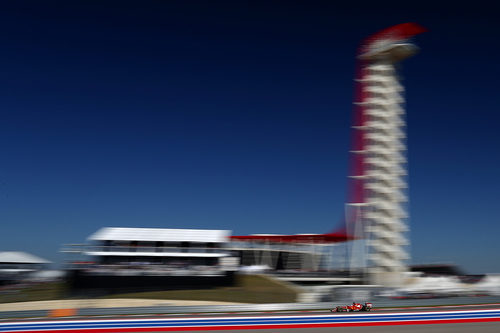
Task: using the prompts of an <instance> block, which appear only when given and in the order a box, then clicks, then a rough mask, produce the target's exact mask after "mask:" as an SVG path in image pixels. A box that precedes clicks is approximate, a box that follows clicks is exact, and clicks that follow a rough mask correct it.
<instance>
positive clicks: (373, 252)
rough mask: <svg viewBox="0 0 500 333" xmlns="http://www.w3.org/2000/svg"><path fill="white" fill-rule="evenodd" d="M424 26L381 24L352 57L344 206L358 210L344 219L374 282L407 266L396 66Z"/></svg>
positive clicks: (392, 280) (389, 280) (395, 276)
mask: <svg viewBox="0 0 500 333" xmlns="http://www.w3.org/2000/svg"><path fill="white" fill-rule="evenodd" d="M424 31H425V30H424V28H422V27H420V26H419V25H416V24H413V23H404V24H400V25H396V26H393V27H390V28H388V29H385V30H382V31H380V32H378V33H376V34H375V35H373V36H371V37H369V38H367V39H366V40H365V41H364V42H363V43H362V45H361V47H360V49H359V52H358V57H357V59H358V69H357V77H356V88H357V89H356V95H357V96H356V100H355V103H354V104H355V120H354V124H353V131H354V136H353V137H354V142H353V149H352V151H351V153H352V165H351V175H350V197H349V199H348V202H347V209H348V210H349V211H351V212H357V213H350V214H349V216H350V217H351V221H349V217H347V225H348V229H349V228H350V229H351V231H350V232H349V233H351V234H353V235H354V236H355V237H356V238H363V239H365V244H366V250H367V251H366V252H367V268H368V275H369V277H370V282H371V283H374V284H386V285H387V284H391V285H394V284H398V283H399V281H400V279H401V277H402V273H403V272H405V271H407V267H406V265H405V261H406V260H407V259H408V258H409V254H408V253H407V252H406V251H405V247H406V246H407V245H408V240H407V239H406V238H405V236H404V234H405V232H406V231H407V230H408V227H407V225H406V223H405V221H406V220H407V218H408V213H407V211H406V209H405V206H406V202H407V201H408V197H407V195H406V193H405V192H406V188H407V181H406V175H407V171H406V164H407V160H406V157H405V152H406V144H405V137H406V135H405V124H406V122H405V109H404V107H403V102H404V98H403V96H402V94H403V90H404V89H403V86H402V85H401V84H400V82H399V79H398V75H397V68H398V65H399V64H400V62H401V61H402V60H404V59H406V58H408V57H410V56H412V55H413V54H414V53H415V52H416V51H417V47H416V46H415V45H414V44H412V43H411V42H410V41H409V38H411V37H412V36H414V35H416V34H419V33H421V32H424ZM353 217H354V219H355V221H353V220H352V219H353ZM360 224H361V226H362V228H359V226H360ZM349 225H350V227H349Z"/></svg>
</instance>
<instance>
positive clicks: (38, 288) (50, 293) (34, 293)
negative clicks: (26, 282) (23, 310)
mask: <svg viewBox="0 0 500 333" xmlns="http://www.w3.org/2000/svg"><path fill="white" fill-rule="evenodd" d="M65 294H66V284H65V283H64V282H46V283H39V284H35V285H32V286H28V287H24V288H18V289H15V288H13V287H11V288H9V289H2V290H1V291H0V303H12V302H30V301H49V300H54V299H62V298H64V295H65Z"/></svg>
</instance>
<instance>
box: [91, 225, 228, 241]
mask: <svg viewBox="0 0 500 333" xmlns="http://www.w3.org/2000/svg"><path fill="white" fill-rule="evenodd" d="M230 235H231V231H230V230H203V229H160V228H109V227H108V228H102V229H99V230H98V231H97V232H95V233H94V234H92V235H90V236H89V237H88V240H113V241H138V242H203V243H222V242H226V241H227V240H228V237H229V236H230Z"/></svg>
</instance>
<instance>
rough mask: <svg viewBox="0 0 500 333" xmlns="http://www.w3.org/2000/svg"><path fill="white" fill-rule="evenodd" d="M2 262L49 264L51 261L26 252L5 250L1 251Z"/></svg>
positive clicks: (0, 258)
mask: <svg viewBox="0 0 500 333" xmlns="http://www.w3.org/2000/svg"><path fill="white" fill-rule="evenodd" d="M0 263H17V264H49V263H50V261H48V260H45V259H42V258H40V257H37V256H34V255H32V254H29V253H26V252H18V251H4V252H0Z"/></svg>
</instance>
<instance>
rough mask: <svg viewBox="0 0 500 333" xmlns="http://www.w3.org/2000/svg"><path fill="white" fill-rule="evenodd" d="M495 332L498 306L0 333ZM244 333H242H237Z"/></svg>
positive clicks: (136, 321) (16, 326) (85, 324)
mask: <svg viewBox="0 0 500 333" xmlns="http://www.w3.org/2000/svg"><path fill="white" fill-rule="evenodd" d="M284 329H287V330H291V332H296V333H302V332H304V333H306V332H307V333H315V332H331V331H332V329H334V330H335V332H352V333H354V332H368V330H370V332H376V333H378V332H400V331H403V330H404V331H405V332H424V331H425V332H470V331H472V330H477V329H480V330H481V333H484V332H500V306H499V305H491V306H465V307H456V306H454V307H441V308H437V309H436V308H426V309H421V308H416V309H415V308H414V309H398V310H395V309H392V310H390V309H389V310H385V309H384V310H378V311H374V312H372V313H328V312H308V313H272V314H271V313H266V314H242V313H240V314H217V315H196V316H195V315H184V316H179V315H175V316H167V315H162V316H154V317H144V316H142V317H127V318H124V317H121V318H119V319H118V318H114V319H109V318H107V319H97V318H92V319H90V318H88V319H84V318H79V319H73V320H67V319H66V320H44V321H37V320H30V321H26V320H24V321H15V320H13V321H2V322H0V332H42V331H43V332H51V331H55V330H57V332H59V333H66V332H68V333H69V332H71V333H80V332H95V333H104V332H106V333H114V332H172V331H183V332H200V331H207V330H210V331H212V332H214V331H215V332H218V331H220V332H225V333H229V332H237V331H238V332H240V333H242V332H248V333H251V332H253V331H255V333H268V332H269V333H271V332H276V331H278V330H284ZM242 330H244V331H242Z"/></svg>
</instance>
